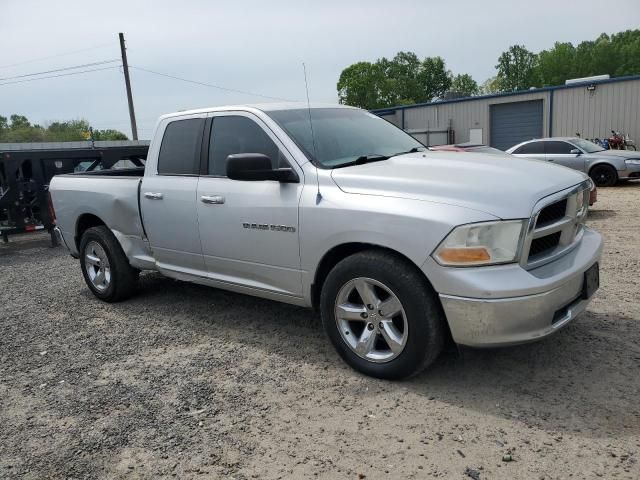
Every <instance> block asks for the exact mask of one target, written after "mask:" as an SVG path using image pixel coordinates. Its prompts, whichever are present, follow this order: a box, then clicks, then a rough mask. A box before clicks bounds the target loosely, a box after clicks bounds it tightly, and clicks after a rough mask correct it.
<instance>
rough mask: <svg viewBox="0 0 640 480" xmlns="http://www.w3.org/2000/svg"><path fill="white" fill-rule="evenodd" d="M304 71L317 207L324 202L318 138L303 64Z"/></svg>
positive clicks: (305, 68)
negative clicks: (321, 191)
mask: <svg viewBox="0 0 640 480" xmlns="http://www.w3.org/2000/svg"><path fill="white" fill-rule="evenodd" d="M302 71H303V72H304V88H305V90H306V92H307V112H308V114H309V129H310V130H311V144H312V146H313V157H314V160H315V161H313V162H311V163H313V165H314V166H315V167H316V186H317V188H318V190H317V193H316V205H318V204H319V203H320V200H322V194H321V193H320V175H319V172H318V165H317V164H316V162H317V161H318V150H317V148H316V137H315V134H314V132H313V121H312V120H311V102H310V101H309V83H308V82H307V66H306V65H305V64H304V62H302Z"/></svg>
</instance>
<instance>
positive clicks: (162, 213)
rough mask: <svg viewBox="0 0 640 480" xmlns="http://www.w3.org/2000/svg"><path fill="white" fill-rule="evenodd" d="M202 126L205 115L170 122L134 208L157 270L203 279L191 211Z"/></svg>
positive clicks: (194, 208)
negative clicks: (137, 208) (138, 215)
mask: <svg viewBox="0 0 640 480" xmlns="http://www.w3.org/2000/svg"><path fill="white" fill-rule="evenodd" d="M204 125H205V115H201V116H200V117H189V118H180V117H177V118H175V119H174V118H170V119H169V121H168V123H167V124H166V128H165V130H164V133H163V137H162V143H161V146H160V150H159V153H158V162H157V165H156V171H155V172H151V171H145V176H144V178H143V180H142V186H141V191H140V209H141V212H142V218H143V221H144V228H145V231H146V234H147V237H148V238H149V243H150V245H151V248H152V250H153V255H154V257H155V259H156V262H157V264H158V268H160V269H164V270H169V271H174V272H181V273H187V274H192V275H205V274H206V273H205V267H204V260H203V258H202V247H201V245H200V233H199V230H198V215H197V211H196V193H197V189H198V178H199V171H200V145H201V143H202V135H203V130H204ZM158 134H161V132H160V129H159V130H158Z"/></svg>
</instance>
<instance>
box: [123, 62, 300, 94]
mask: <svg viewBox="0 0 640 480" xmlns="http://www.w3.org/2000/svg"><path fill="white" fill-rule="evenodd" d="M129 68H135V69H136V70H142V71H143V72H147V73H153V74H154V75H160V76H161V77H167V78H173V79H174V80H180V81H182V82H187V83H193V84H195V85H202V86H203V87H211V88H217V89H218V90H224V91H227V92H233V93H241V94H243V95H250V96H253V97H262V98H268V99H270V100H283V101H285V102H290V101H291V100H289V99H286V98H280V97H271V96H269V95H262V94H260V93H254V92H246V91H244V90H238V89H235V88H227V87H221V86H220V85H214V84H212V83H205V82H198V81H196V80H189V79H187V78H181V77H176V76H175V75H169V74H167V73H161V72H155V71H153V70H147V69H146V68H142V67H136V66H133V65H129Z"/></svg>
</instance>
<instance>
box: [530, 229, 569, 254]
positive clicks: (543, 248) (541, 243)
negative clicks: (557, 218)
mask: <svg viewBox="0 0 640 480" xmlns="http://www.w3.org/2000/svg"><path fill="white" fill-rule="evenodd" d="M561 234H562V232H556V233H552V234H550V235H546V236H544V237H540V238H535V239H533V241H532V242H531V248H530V249H529V258H532V257H535V256H538V255H542V254H544V253H548V252H549V251H551V250H553V249H554V248H556V247H557V246H558V244H559V243H560V235H561Z"/></svg>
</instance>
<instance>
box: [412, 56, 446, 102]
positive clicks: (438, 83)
mask: <svg viewBox="0 0 640 480" xmlns="http://www.w3.org/2000/svg"><path fill="white" fill-rule="evenodd" d="M420 78H421V79H422V85H423V89H424V93H423V96H422V98H421V100H419V101H420V102H429V101H431V100H433V99H434V98H435V97H441V96H442V95H444V93H445V92H446V91H447V90H449V88H450V87H451V72H450V71H448V70H447V68H446V66H445V63H444V60H443V59H442V57H427V58H425V59H424V60H423V61H422V71H421V72H420Z"/></svg>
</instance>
